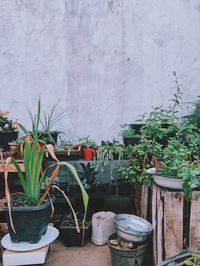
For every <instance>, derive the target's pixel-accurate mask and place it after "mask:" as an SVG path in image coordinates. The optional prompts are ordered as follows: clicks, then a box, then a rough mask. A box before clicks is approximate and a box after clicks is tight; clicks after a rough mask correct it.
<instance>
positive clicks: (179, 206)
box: [152, 185, 200, 266]
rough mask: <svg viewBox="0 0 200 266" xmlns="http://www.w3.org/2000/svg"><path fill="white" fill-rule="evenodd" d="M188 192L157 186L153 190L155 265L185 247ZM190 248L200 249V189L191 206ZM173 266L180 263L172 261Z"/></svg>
mask: <svg viewBox="0 0 200 266" xmlns="http://www.w3.org/2000/svg"><path fill="white" fill-rule="evenodd" d="M184 203H185V202H184V192H182V191H168V190H166V189H161V188H159V187H158V186H156V185H154V186H153V192H152V224H153V226H154V234H153V257H154V265H155V266H156V265H160V263H161V262H162V261H163V260H165V259H167V258H170V257H172V256H174V255H176V254H178V253H179V252H180V251H182V250H183V249H184V248H185V247H184V245H183V240H184V239H183V238H184V232H183V229H184V226H185V222H184V221H185V220H184V215H185V207H184V206H185V204H184ZM188 210H189V213H190V215H189V217H188V219H189V221H188V222H189V247H190V248H191V249H192V252H197V251H199V250H200V191H193V199H192V202H191V204H190V205H189V209H188ZM168 265H170V266H172V265H176V263H175V262H174V263H171V264H168Z"/></svg>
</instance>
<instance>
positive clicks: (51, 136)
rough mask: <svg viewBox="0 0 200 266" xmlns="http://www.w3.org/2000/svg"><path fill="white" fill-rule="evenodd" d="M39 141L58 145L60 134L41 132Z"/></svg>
mask: <svg viewBox="0 0 200 266" xmlns="http://www.w3.org/2000/svg"><path fill="white" fill-rule="evenodd" d="M39 139H43V140H46V142H47V144H57V141H58V132H57V131H52V132H48V133H46V132H39Z"/></svg>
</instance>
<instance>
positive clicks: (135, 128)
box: [129, 124, 145, 135]
mask: <svg viewBox="0 0 200 266" xmlns="http://www.w3.org/2000/svg"><path fill="white" fill-rule="evenodd" d="M144 125H145V124H129V126H130V127H131V128H132V129H134V130H135V134H136V135H140V134H141V132H140V130H141V128H142V127H143V126H144Z"/></svg>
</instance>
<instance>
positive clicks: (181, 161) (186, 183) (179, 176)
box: [154, 139, 200, 200]
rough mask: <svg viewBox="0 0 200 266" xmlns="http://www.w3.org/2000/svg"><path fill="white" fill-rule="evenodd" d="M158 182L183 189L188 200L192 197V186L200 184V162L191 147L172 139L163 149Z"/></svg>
mask: <svg viewBox="0 0 200 266" xmlns="http://www.w3.org/2000/svg"><path fill="white" fill-rule="evenodd" d="M160 166H161V167H160V169H157V174H155V175H154V181H155V183H156V184H158V185H159V186H162V187H166V188H169V189H176V190H183V191H184V192H185V197H186V199H187V200H190V199H191V195H192V188H195V187H196V186H199V184H200V180H199V176H200V164H199V162H198V161H197V160H195V158H194V157H193V156H192V152H191V149H190V147H188V146H186V145H184V144H183V143H181V142H180V141H179V140H177V139H170V140H169V141H168V145H167V147H165V148H164V149H163V151H162V162H161V164H160Z"/></svg>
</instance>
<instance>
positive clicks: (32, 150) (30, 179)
mask: <svg viewBox="0 0 200 266" xmlns="http://www.w3.org/2000/svg"><path fill="white" fill-rule="evenodd" d="M40 113H41V111H40V99H39V101H38V108H37V114H36V115H35V116H34V117H35V118H36V119H35V131H34V134H33V136H31V135H30V134H28V135H27V136H26V138H25V140H24V142H23V157H24V167H25V173H22V171H21V170H20V167H19V164H18V162H17V161H16V160H15V159H12V163H13V164H14V165H15V167H16V169H17V171H18V174H19V179H20V183H21V185H22V187H23V192H24V194H25V201H26V202H25V203H26V204H27V205H37V204H38V203H39V202H40V201H41V196H42V197H43V196H44V194H45V193H44V194H43V195H41V193H42V189H43V188H46V189H48V186H50V187H51V185H53V181H54V179H55V178H56V173H55V174H54V173H53V174H52V176H51V178H50V181H49V182H48V183H47V185H45V186H44V182H45V177H46V176H45V175H46V171H44V172H42V161H43V158H44V154H45V152H46V147H47V146H46V145H45V144H41V142H40V141H39V140H38V127H39V123H40ZM59 165H60V166H62V165H64V166H66V167H68V168H69V170H70V172H71V173H72V176H73V177H74V179H75V180H76V182H77V183H78V185H79V186H80V189H81V192H82V197H83V203H84V208H85V215H86V211H87V206H88V195H87V193H86V191H85V189H84V187H83V185H82V183H81V181H80V179H79V176H78V174H77V171H76V169H75V167H74V166H73V165H71V164H70V163H68V162H56V163H55V164H53V165H51V166H50V167H55V166H56V167H58V166H59ZM46 191H48V190H46ZM46 191H45V192H46ZM84 219H85V216H84ZM83 221H84V220H83Z"/></svg>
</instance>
